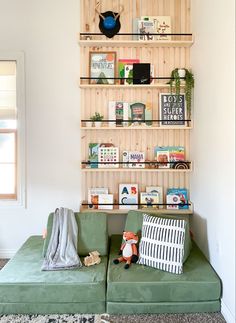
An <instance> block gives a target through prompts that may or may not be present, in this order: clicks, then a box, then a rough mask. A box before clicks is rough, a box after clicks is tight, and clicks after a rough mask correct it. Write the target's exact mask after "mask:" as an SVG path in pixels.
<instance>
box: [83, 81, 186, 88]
mask: <svg viewBox="0 0 236 323" xmlns="http://www.w3.org/2000/svg"><path fill="white" fill-rule="evenodd" d="M181 86H183V85H181ZM79 87H80V88H81V89H122V90H130V89H167V88H170V85H169V84H166V83H156V84H143V85H140V84H130V85H122V84H82V83H80V82H79Z"/></svg>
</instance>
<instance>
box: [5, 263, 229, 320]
mask: <svg viewBox="0 0 236 323" xmlns="http://www.w3.org/2000/svg"><path fill="white" fill-rule="evenodd" d="M7 261H8V259H0V270H1V268H2V267H3V266H4V265H5V264H6V263H7ZM27 322H30V323H226V321H225V319H224V317H223V316H222V315H221V313H196V314H156V315H154V314H148V315H144V314H142V315H108V314H103V315H92V314H91V315H90V314H88V315H80V314H62V315H57V314H55V315H52V314H51V315H0V323H27Z"/></svg>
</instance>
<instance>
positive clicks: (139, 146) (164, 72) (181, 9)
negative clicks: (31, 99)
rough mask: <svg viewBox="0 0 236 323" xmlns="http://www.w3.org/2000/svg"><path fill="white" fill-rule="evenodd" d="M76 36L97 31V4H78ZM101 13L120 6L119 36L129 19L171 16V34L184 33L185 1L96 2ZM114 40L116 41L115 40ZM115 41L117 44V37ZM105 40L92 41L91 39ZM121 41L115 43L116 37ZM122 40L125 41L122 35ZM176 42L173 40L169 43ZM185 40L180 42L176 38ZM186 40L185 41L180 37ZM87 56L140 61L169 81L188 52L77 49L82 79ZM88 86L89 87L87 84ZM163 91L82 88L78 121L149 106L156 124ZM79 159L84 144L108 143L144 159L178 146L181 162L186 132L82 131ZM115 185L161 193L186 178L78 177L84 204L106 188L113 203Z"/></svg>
mask: <svg viewBox="0 0 236 323" xmlns="http://www.w3.org/2000/svg"><path fill="white" fill-rule="evenodd" d="M80 2H81V30H80V31H81V32H88V31H89V32H99V29H98V23H99V18H98V14H96V13H95V5H96V3H97V2H98V1H97V0H81V1H80ZM100 3H101V11H102V12H104V11H107V10H113V11H119V8H120V5H123V6H124V12H123V13H122V15H121V26H122V27H121V31H120V32H132V19H133V18H135V17H139V16H141V15H154V16H155V15H156V16H157V15H158V16H162V15H163V16H164V15H167V16H168V15H170V16H171V19H172V32H173V33H189V32H191V29H190V0H113V1H111V0H101V1H100ZM116 37H118V36H116ZM116 37H115V38H114V39H117V38H116ZM120 37H121V36H120ZM100 38H102V39H104V37H103V36H96V38H94V37H93V39H100ZM119 39H120V38H119ZM123 39H127V38H126V36H125V37H124V38H123ZM172 39H173V40H174V39H179V38H178V37H175V38H172ZM181 39H182V40H184V39H183V38H181ZM185 39H187V38H185ZM89 51H116V52H117V59H119V58H139V59H140V62H144V63H145V62H150V63H152V64H154V68H155V76H166V77H169V76H170V73H171V71H172V70H173V69H174V68H176V67H186V68H190V49H189V48H181V47H165V48H161V47H154V48H142V47H131V48H125V47H122V46H119V47H99V46H98V47H86V46H85V47H82V46H81V48H80V60H81V64H80V66H81V70H80V75H81V76H88V75H89V67H88V58H89ZM87 83H88V82H87ZM160 92H163V93H165V92H168V88H167V89H157V88H149V89H145V88H141V87H140V88H138V89H134V88H128V87H126V88H122V89H118V88H117V89H116V88H115V89H114V88H111V89H109V88H100V89H99V88H86V89H81V90H80V93H81V106H80V110H81V119H89V118H90V116H91V115H93V114H94V113H95V111H98V112H100V113H101V114H102V115H104V117H105V119H106V118H108V101H112V100H114V101H119V100H121V101H127V102H140V101H141V102H144V103H145V102H151V103H152V107H153V118H154V119H158V115H159V113H158V106H159V103H158V102H159V93H160ZM81 135H82V136H81V160H87V159H88V144H89V143H90V142H98V143H101V142H112V143H114V144H115V145H116V146H118V147H119V148H120V153H121V152H122V151H123V150H133V151H134V150H140V151H145V152H146V154H147V158H148V159H153V157H154V156H153V154H154V152H153V149H154V147H155V146H157V145H160V146H165V145H166V146H168V145H170V146H171V145H177V146H178V145H183V146H185V150H186V159H187V160H189V159H190V157H191V156H190V147H189V141H190V140H189V137H190V131H189V130H174V129H173V130H162V129H160V130H134V129H132V130H123V131H122V130H99V129H98V130H90V131H89V130H81ZM119 183H138V184H139V190H140V191H145V187H146V186H155V185H156V186H163V188H164V193H165V192H166V189H167V188H168V187H186V188H189V173H184V172H178V173H177V172H176V173H174V172H172V173H167V172H155V173H153V172H128V173H127V172H93V173H92V172H91V173H89V172H86V173H83V182H82V193H83V197H82V198H83V200H87V190H88V188H89V187H108V188H109V192H110V193H113V194H114V195H115V198H118V195H117V194H118V184H119Z"/></svg>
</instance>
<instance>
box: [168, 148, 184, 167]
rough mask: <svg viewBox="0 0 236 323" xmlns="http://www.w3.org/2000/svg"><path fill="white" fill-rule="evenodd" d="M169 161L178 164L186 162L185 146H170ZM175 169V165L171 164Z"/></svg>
mask: <svg viewBox="0 0 236 323" xmlns="http://www.w3.org/2000/svg"><path fill="white" fill-rule="evenodd" d="M168 149H169V159H170V162H178V161H184V160H185V150H184V147H183V146H169V147H168ZM170 167H171V168H174V164H170Z"/></svg>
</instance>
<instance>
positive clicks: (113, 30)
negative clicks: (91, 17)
mask: <svg viewBox="0 0 236 323" xmlns="http://www.w3.org/2000/svg"><path fill="white" fill-rule="evenodd" d="M99 6H100V2H98V3H97V5H96V7H95V11H96V12H97V13H98V15H99V18H100V21H99V29H100V30H101V32H102V33H103V34H104V35H105V36H106V37H108V38H112V37H114V36H115V35H116V34H118V32H119V31H120V27H121V24H120V15H121V13H122V11H123V10H124V7H123V6H121V7H120V12H119V13H117V12H114V11H106V12H102V13H101V12H100V11H99V10H98V7H99Z"/></svg>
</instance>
